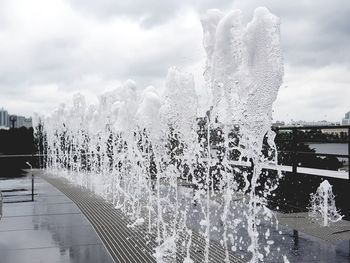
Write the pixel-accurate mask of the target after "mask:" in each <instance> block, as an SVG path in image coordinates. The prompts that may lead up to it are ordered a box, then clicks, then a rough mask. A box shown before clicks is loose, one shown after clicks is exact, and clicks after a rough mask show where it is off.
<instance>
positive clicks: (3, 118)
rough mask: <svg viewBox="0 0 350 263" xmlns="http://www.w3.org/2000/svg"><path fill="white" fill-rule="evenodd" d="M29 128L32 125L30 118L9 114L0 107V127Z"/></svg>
mask: <svg viewBox="0 0 350 263" xmlns="http://www.w3.org/2000/svg"><path fill="white" fill-rule="evenodd" d="M12 127H14V128H21V127H25V128H30V127H33V121H32V118H31V117H30V118H26V117H24V116H18V115H10V114H8V112H7V110H5V109H4V108H1V109H0V129H9V128H12Z"/></svg>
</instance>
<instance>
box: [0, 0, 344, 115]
mask: <svg viewBox="0 0 350 263" xmlns="http://www.w3.org/2000/svg"><path fill="white" fill-rule="evenodd" d="M258 6H266V7H268V8H269V9H270V11H271V12H272V13H274V14H276V15H277V16H279V17H280V18H281V21H282V25H281V33H282V44H283V53H284V61H285V77H284V84H283V85H282V87H281V89H280V91H279V95H278V98H277V101H276V102H275V104H274V118H275V120H286V121H290V120H291V119H294V120H308V121H311V120H322V119H326V120H330V121H340V120H341V118H342V117H343V115H344V113H345V112H346V111H349V110H350V1H349V0H332V1H329V0H318V1H311V0H300V1H298V0H295V1H280V0H274V1H273V0H271V1H264V0H259V1H258V0H256V1H254V0H241V1H229V0H216V1H214V0H213V1H210V0H203V1H200V0H190V1H179V0H158V1H156V0H149V1H147V0H138V1H137V0H128V1H122V0H99V1H95V0H0V107H4V108H6V109H7V110H8V111H9V112H10V113H13V114H23V115H27V116H28V115H31V114H32V113H33V112H43V113H47V112H50V111H51V110H53V109H54V108H55V107H56V106H57V105H58V104H59V103H61V102H66V101H69V100H70V99H71V97H72V95H73V94H74V93H76V92H82V93H83V94H85V95H86V97H87V99H88V101H89V102H94V100H95V98H96V95H98V94H100V93H102V92H103V91H105V90H111V89H113V88H115V87H117V86H118V85H120V83H122V82H124V81H125V80H127V79H134V80H135V81H136V83H137V85H138V87H139V88H140V89H142V88H144V87H146V86H148V85H154V86H155V87H157V88H160V87H162V86H163V85H164V80H165V76H166V72H167V69H168V68H169V67H170V66H172V65H174V66H177V67H179V68H181V69H183V70H186V71H190V72H193V73H195V75H196V79H198V85H197V87H196V88H197V90H198V93H199V94H200V95H201V96H203V94H201V92H200V78H201V74H202V70H203V61H204V59H205V56H204V50H203V47H202V28H201V24H200V20H199V17H200V14H201V13H203V12H205V10H206V9H208V8H219V9H221V10H222V11H229V10H231V9H234V8H240V9H242V11H243V14H244V19H245V22H247V21H249V20H250V19H251V18H252V14H253V10H254V9H255V8H256V7H258Z"/></svg>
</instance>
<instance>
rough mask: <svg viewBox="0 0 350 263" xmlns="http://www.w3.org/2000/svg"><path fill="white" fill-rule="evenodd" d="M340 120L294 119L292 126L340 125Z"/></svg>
mask: <svg viewBox="0 0 350 263" xmlns="http://www.w3.org/2000/svg"><path fill="white" fill-rule="evenodd" d="M339 125H340V123H339V122H329V121H325V120H322V121H292V123H291V124H290V126H339Z"/></svg>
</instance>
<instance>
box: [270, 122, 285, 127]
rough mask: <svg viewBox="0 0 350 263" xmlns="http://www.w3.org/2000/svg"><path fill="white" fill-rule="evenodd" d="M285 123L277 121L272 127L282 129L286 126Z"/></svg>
mask: <svg viewBox="0 0 350 263" xmlns="http://www.w3.org/2000/svg"><path fill="white" fill-rule="evenodd" d="M285 125H286V124H285V122H284V121H276V122H274V123H272V127H282V126H285Z"/></svg>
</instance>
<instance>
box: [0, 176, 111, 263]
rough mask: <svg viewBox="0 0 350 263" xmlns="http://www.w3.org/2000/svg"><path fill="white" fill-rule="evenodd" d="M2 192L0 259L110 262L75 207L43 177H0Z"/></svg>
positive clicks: (15, 261)
mask: <svg viewBox="0 0 350 263" xmlns="http://www.w3.org/2000/svg"><path fill="white" fill-rule="evenodd" d="M0 189H1V190H10V189H12V190H15V191H6V192H4V193H3V195H4V202H5V203H4V205H3V217H2V219H1V220H0V262H1V263H40V262H43V263H51V262H60V263H68V262H70V263H73V262H74V263H78V262H79V263H100V262H101V263H103V262H106V263H113V260H112V258H111V256H110V255H109V253H108V251H107V250H106V248H105V247H104V245H103V243H102V241H101V240H100V238H99V237H98V235H97V234H96V232H95V230H94V229H93V228H92V226H91V224H90V222H89V221H88V220H87V219H86V218H85V216H84V215H83V214H82V213H81V211H80V210H79V209H78V207H77V206H76V205H75V204H74V203H73V202H72V201H71V200H70V199H69V198H68V197H67V196H65V195H64V194H63V193H62V192H60V191H58V190H57V189H56V188H55V187H53V186H52V185H51V184H49V183H47V182H46V181H45V180H43V179H41V178H39V177H36V178H35V196H34V202H31V190H30V189H31V177H23V178H15V179H8V180H0Z"/></svg>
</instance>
